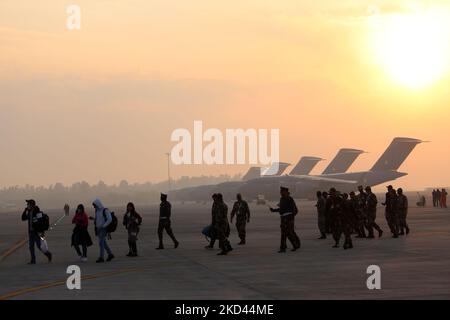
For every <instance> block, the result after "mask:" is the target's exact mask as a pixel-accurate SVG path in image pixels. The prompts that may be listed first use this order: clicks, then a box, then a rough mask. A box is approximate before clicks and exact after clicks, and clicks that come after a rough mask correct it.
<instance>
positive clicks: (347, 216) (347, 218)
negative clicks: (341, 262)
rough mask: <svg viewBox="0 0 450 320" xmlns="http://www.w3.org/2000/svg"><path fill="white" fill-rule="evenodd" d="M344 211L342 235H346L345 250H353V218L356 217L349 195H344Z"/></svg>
mask: <svg viewBox="0 0 450 320" xmlns="http://www.w3.org/2000/svg"><path fill="white" fill-rule="evenodd" d="M343 201H344V202H343V210H342V224H341V226H342V229H341V230H342V233H344V237H345V241H344V250H347V249H352V248H353V242H352V231H353V218H354V216H355V207H354V203H353V201H352V200H351V199H349V198H348V194H347V193H344V194H343Z"/></svg>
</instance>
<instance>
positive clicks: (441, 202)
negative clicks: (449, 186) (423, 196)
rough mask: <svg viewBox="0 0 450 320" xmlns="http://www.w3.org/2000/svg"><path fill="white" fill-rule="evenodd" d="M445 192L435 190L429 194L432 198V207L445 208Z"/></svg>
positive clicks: (443, 190)
mask: <svg viewBox="0 0 450 320" xmlns="http://www.w3.org/2000/svg"><path fill="white" fill-rule="evenodd" d="M447 195H448V193H447V190H445V189H441V190H439V189H436V190H434V189H433V191H432V192H431V196H432V198H433V207H435V208H438V207H441V208H447Z"/></svg>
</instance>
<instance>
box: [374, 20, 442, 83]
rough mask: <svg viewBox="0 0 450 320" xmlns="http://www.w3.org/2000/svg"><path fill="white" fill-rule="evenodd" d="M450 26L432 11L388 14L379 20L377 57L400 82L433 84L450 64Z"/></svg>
mask: <svg viewBox="0 0 450 320" xmlns="http://www.w3.org/2000/svg"><path fill="white" fill-rule="evenodd" d="M448 27H449V25H448V22H447V20H445V19H443V18H442V17H441V16H440V15H439V14H433V13H430V12H427V13H420V14H419V13H408V14H396V15H390V16H387V17H385V18H383V20H382V21H378V22H377V28H376V32H375V37H374V51H375V57H376V59H377V60H378V63H379V64H381V65H382V67H383V68H384V69H385V71H386V73H387V74H388V76H389V77H390V78H391V79H392V80H393V81H395V82H396V83H398V84H400V85H403V86H406V87H409V88H412V89H420V88H423V87H426V86H429V85H432V84H433V83H435V82H436V81H438V80H439V79H440V78H441V77H442V76H443V75H444V74H445V72H446V71H447V68H448V64H449V61H448V59H449V58H448V55H449V52H448V48H447V46H448V35H447V33H448Z"/></svg>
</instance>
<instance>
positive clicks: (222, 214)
mask: <svg viewBox="0 0 450 320" xmlns="http://www.w3.org/2000/svg"><path fill="white" fill-rule="evenodd" d="M212 214H213V228H214V230H215V232H216V237H217V239H218V240H219V246H220V248H221V249H222V251H221V252H219V253H218V255H226V254H228V252H230V251H231V250H233V248H232V247H231V245H230V242H229V241H228V238H227V237H228V235H227V234H228V231H229V230H230V226H229V224H228V206H227V205H226V204H225V202H223V196H222V194H220V193H218V194H217V195H216V198H215V205H213V210H212Z"/></svg>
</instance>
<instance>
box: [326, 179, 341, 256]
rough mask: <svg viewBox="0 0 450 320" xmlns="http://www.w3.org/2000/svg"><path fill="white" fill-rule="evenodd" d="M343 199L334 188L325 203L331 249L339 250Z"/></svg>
mask: <svg viewBox="0 0 450 320" xmlns="http://www.w3.org/2000/svg"><path fill="white" fill-rule="evenodd" d="M343 202H344V201H343V198H342V197H341V196H340V194H339V193H338V192H337V190H336V189H335V188H331V189H330V192H329V196H328V199H327V203H326V210H327V212H328V215H329V217H330V224H331V231H332V234H333V239H334V242H335V243H334V246H333V248H339V241H340V239H341V233H342V216H343V209H344V208H343Z"/></svg>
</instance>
